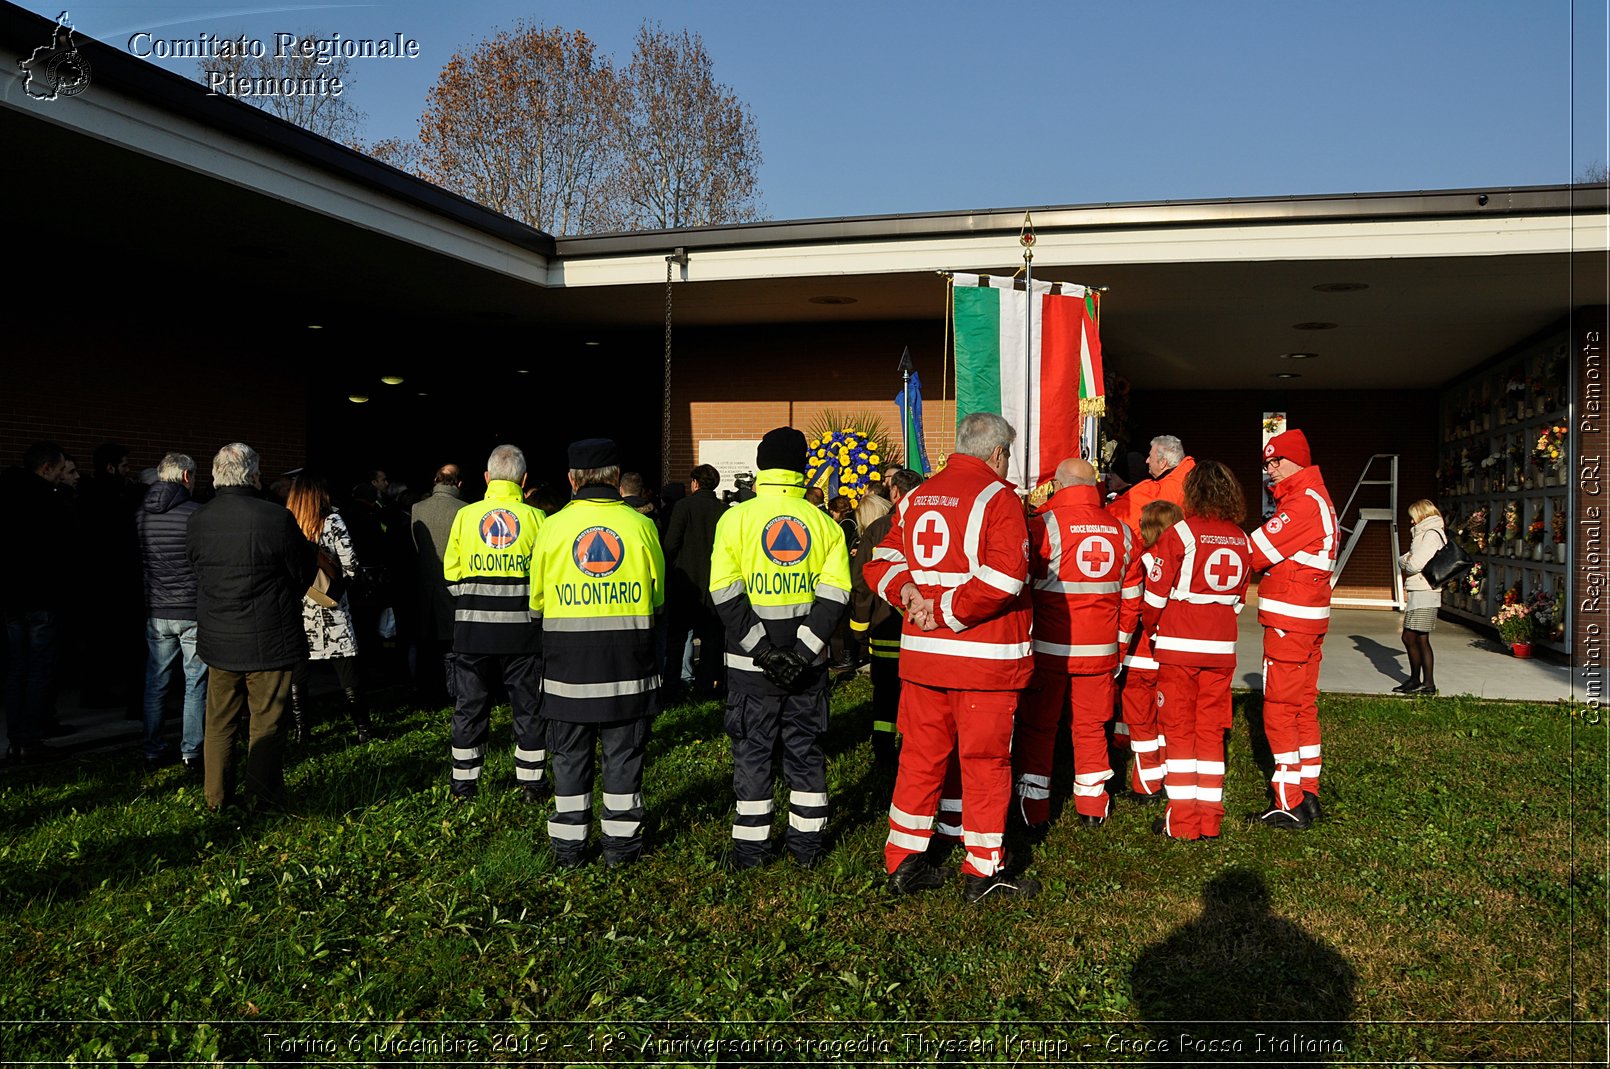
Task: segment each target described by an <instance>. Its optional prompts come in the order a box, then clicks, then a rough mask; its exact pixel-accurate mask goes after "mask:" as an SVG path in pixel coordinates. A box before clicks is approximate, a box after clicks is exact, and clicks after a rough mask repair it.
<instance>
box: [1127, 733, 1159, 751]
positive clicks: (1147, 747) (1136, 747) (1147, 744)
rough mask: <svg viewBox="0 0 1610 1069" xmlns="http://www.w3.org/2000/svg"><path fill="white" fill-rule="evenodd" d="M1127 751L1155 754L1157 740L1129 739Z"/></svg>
mask: <svg viewBox="0 0 1610 1069" xmlns="http://www.w3.org/2000/svg"><path fill="white" fill-rule="evenodd" d="M1129 749H1130V750H1131V752H1133V753H1156V752H1157V740H1156V739H1137V738H1133V737H1131V738H1130V740H1129Z"/></svg>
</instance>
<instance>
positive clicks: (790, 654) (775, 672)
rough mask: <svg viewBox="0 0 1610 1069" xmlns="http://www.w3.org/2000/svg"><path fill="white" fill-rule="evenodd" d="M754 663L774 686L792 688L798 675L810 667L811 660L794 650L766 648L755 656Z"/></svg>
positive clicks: (797, 680)
mask: <svg viewBox="0 0 1610 1069" xmlns="http://www.w3.org/2000/svg"><path fill="white" fill-rule="evenodd" d="M755 663H756V664H757V665H759V666H760V670H761V672H762V673H764V674H765V676H766V679H767V680H768V681H770V683H771V684H772V685H773V686H775V687H781V688H782V689H783V690H793V689H794V684H796V683H798V682H799V677H800V676H802V675H804V674H805V672H806V671H807V670H808V669H809V668H810V666H811V662H810V661H808V660H806V659H805V657H804V655H803V654H800V653H798V652H796V651H794V650H778V649H772V650H767V651H766V652H765V653H763V654H761V655H760V656H759V657H756V658H755Z"/></svg>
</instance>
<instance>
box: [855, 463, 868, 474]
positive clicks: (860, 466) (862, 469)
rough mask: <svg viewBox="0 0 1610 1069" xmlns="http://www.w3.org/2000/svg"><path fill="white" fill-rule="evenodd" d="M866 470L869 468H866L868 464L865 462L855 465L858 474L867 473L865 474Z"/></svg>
mask: <svg viewBox="0 0 1610 1069" xmlns="http://www.w3.org/2000/svg"><path fill="white" fill-rule="evenodd" d="M866 470H867V469H866V465H865V464H857V465H856V466H855V471H856V474H858V475H865V474H866Z"/></svg>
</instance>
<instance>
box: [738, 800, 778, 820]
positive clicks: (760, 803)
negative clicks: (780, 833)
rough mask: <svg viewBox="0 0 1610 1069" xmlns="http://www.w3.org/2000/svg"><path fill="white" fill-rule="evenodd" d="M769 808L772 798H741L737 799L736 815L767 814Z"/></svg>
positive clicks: (770, 807)
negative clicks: (750, 799)
mask: <svg viewBox="0 0 1610 1069" xmlns="http://www.w3.org/2000/svg"><path fill="white" fill-rule="evenodd" d="M771 810H772V800H771V799H770V798H765V799H760V800H756V801H748V802H746V801H744V800H743V799H742V798H740V799H738V815H739V816H740V817H763V816H766V815H768V814H769V813H770V812H771Z"/></svg>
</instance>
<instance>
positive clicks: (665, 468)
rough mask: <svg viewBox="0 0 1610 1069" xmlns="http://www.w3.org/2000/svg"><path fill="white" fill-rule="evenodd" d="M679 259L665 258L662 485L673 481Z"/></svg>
mask: <svg viewBox="0 0 1610 1069" xmlns="http://www.w3.org/2000/svg"><path fill="white" fill-rule="evenodd" d="M677 252H681V250H680V249H678V250H677ZM677 259H678V257H677V255H675V254H672V255H670V256H667V257H666V258H665V381H664V383H663V386H664V389H665V402H664V407H663V408H662V409H661V411H660V485H661V486H665V485H666V484H668V483H669V482H670V481H671V271H672V269H673V267H674V266H675V264H676V261H677Z"/></svg>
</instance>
